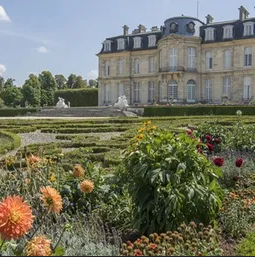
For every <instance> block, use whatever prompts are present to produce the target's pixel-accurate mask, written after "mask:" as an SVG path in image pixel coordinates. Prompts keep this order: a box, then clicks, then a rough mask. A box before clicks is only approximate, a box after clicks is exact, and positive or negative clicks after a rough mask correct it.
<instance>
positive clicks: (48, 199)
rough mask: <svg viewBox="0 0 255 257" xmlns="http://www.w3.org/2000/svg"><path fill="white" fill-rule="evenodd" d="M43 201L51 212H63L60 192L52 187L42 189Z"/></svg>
mask: <svg viewBox="0 0 255 257" xmlns="http://www.w3.org/2000/svg"><path fill="white" fill-rule="evenodd" d="M40 191H41V193H42V196H41V200H42V201H43V204H44V206H45V207H46V208H48V211H49V212H52V213H56V214H59V213H60V211H61V210H62V198H61V195H60V194H59V192H58V191H57V190H56V189H54V188H51V187H50V186H46V187H42V188H41V190H40Z"/></svg>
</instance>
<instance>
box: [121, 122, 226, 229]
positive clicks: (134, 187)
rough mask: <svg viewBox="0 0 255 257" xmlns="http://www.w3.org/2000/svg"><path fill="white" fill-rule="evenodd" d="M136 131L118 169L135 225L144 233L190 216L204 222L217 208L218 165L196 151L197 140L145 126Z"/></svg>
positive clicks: (219, 197)
mask: <svg viewBox="0 0 255 257" xmlns="http://www.w3.org/2000/svg"><path fill="white" fill-rule="evenodd" d="M139 133H140V134H139V135H138V136H137V137H136V139H134V143H133V146H132V147H131V148H130V149H129V151H128V152H127V155H126V159H125V161H124V163H125V171H124V172H123V180H125V181H126V182H127V183H128V186H129V192H130V194H131V196H132V199H133V202H134V205H135V208H134V221H135V222H134V226H135V228H137V229H139V230H140V231H141V232H142V233H146V234H148V233H152V232H155V231H156V232H158V231H160V232H162V231H167V230H171V229H175V228H176V227H177V226H179V225H180V224H181V223H183V222H189V221H191V220H195V221H198V222H203V223H205V224H208V223H210V222H211V221H212V219H214V218H215V217H216V215H217V213H218V211H219V208H220V206H221V198H222V196H223V193H222V190H221V188H220V187H219V185H218V182H217V179H218V178H219V177H220V176H221V175H222V172H221V169H220V168H219V167H216V166H214V165H213V164H212V163H211V162H210V161H209V160H207V158H206V157H205V156H203V155H201V154H200V153H198V151H197V149H196V146H197V141H196V140H193V139H191V138H190V137H188V136H187V135H186V134H180V135H177V136H176V135H174V134H172V133H171V132H169V131H167V130H155V126H152V127H150V126H149V125H146V124H145V128H141V129H140V130H139ZM142 133H143V134H142Z"/></svg>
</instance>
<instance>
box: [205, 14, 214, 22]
mask: <svg viewBox="0 0 255 257" xmlns="http://www.w3.org/2000/svg"><path fill="white" fill-rule="evenodd" d="M205 18H206V24H211V23H212V22H213V20H214V18H213V17H212V16H211V15H210V14H208V15H207V16H205Z"/></svg>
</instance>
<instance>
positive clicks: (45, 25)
mask: <svg viewBox="0 0 255 257" xmlns="http://www.w3.org/2000/svg"><path fill="white" fill-rule="evenodd" d="M241 5H243V6H244V7H245V8H246V9H248V11H249V12H250V16H249V17H254V16H255V9H254V6H255V2H254V1H252V0H242V1H241V0H211V1H208V0H200V1H199V15H198V18H199V19H200V20H202V21H204V22H205V16H206V15H207V14H211V15H212V16H213V17H214V21H215V22H217V21H225V20H232V19H238V17H239V11H238V8H239V7H240V6H241ZM182 14H183V15H187V16H193V17H197V0H178V1H173V0H0V76H2V77H4V78H5V79H7V78H14V79H15V80H16V84H17V85H18V86H22V85H23V83H24V81H25V80H26V79H27V78H28V75H29V74H30V73H34V74H38V73H40V72H41V71H43V70H48V71H50V72H51V73H52V74H53V75H55V74H63V75H64V76H65V77H68V76H69V75H70V74H71V73H74V74H77V75H81V76H83V77H84V79H95V78H97V76H98V57H97V56H96V54H97V53H99V52H100V50H101V48H102V42H103V41H104V40H105V38H107V37H113V36H118V35H121V34H122V32H123V29H122V27H123V25H125V24H126V25H128V26H129V27H130V32H132V31H133V30H134V29H135V28H137V26H138V25H139V24H143V25H145V26H146V27H147V29H150V28H151V27H152V26H158V27H160V26H162V25H164V21H165V20H166V19H168V18H170V17H174V16H180V15H182Z"/></svg>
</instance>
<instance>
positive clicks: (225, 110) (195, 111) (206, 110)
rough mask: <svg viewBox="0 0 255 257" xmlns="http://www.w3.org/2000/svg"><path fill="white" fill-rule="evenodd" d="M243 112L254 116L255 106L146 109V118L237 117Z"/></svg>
mask: <svg viewBox="0 0 255 257" xmlns="http://www.w3.org/2000/svg"><path fill="white" fill-rule="evenodd" d="M238 110H241V111H242V113H243V115H254V113H255V107H254V106H170V107H165V106H164V107H162V106H159V107H156V106H146V107H144V116H145V117H153V116H183V115H184V116H186V115H187V116H192V115H194V116H195V115H235V113H236V111H238Z"/></svg>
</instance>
